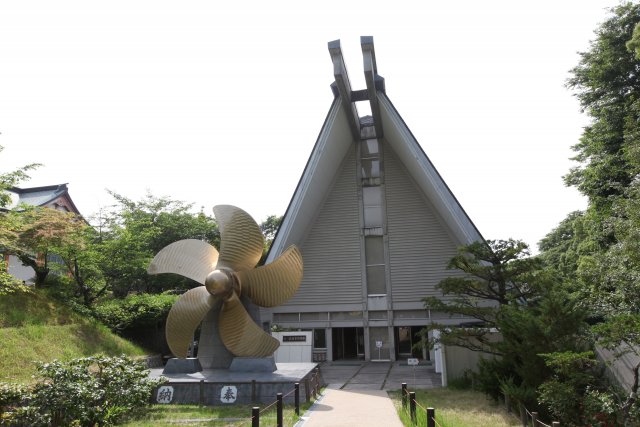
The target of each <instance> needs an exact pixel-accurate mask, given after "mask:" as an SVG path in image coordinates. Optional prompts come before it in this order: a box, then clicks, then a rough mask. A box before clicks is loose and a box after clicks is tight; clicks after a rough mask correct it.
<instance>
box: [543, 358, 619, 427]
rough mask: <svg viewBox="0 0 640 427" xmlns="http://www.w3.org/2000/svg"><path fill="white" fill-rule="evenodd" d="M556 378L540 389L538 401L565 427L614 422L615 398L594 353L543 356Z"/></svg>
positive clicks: (553, 376) (552, 377)
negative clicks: (565, 426)
mask: <svg viewBox="0 0 640 427" xmlns="http://www.w3.org/2000/svg"><path fill="white" fill-rule="evenodd" d="M541 356H542V357H544V359H545V362H546V364H547V366H548V367H549V368H550V369H551V371H552V373H553V375H552V376H551V378H550V379H549V380H547V381H545V383H544V384H542V385H541V386H540V388H539V392H540V393H539V401H540V403H542V404H543V405H545V407H546V408H548V410H549V411H550V413H551V414H552V416H553V419H554V420H557V421H560V423H561V424H562V425H567V426H583V425H598V424H599V423H600V422H605V421H606V422H607V424H609V423H612V422H614V421H615V412H616V409H617V408H616V406H617V405H616V403H615V395H614V394H613V393H611V392H609V391H608V385H607V384H606V383H605V381H604V380H603V376H602V367H601V366H600V365H599V363H598V362H597V361H596V359H595V357H594V354H593V352H591V351H586V352H580V353H576V352H559V353H554V354H542V355H541Z"/></svg>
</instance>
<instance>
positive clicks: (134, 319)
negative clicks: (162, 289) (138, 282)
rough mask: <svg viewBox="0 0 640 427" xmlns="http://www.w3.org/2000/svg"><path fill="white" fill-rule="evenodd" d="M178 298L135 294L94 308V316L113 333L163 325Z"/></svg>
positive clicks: (164, 295) (166, 295) (167, 295)
mask: <svg viewBox="0 0 640 427" xmlns="http://www.w3.org/2000/svg"><path fill="white" fill-rule="evenodd" d="M177 298H178V297H177V296H176V295H169V294H137V295H129V296H127V297H126V298H124V299H112V300H109V301H105V302H103V303H101V304H99V305H97V306H96V307H95V314H96V316H97V317H98V319H100V320H101V321H102V322H103V323H104V324H105V325H107V326H109V328H111V329H112V330H113V331H115V332H118V333H122V332H124V331H127V330H135V329H139V328H148V327H150V326H156V325H158V324H160V323H164V321H165V320H166V318H167V316H168V315H169V310H171V306H172V305H173V303H174V302H175V301H176V299H177Z"/></svg>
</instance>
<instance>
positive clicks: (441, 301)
mask: <svg viewBox="0 0 640 427" xmlns="http://www.w3.org/2000/svg"><path fill="white" fill-rule="evenodd" d="M448 268H450V269H454V270H458V271H460V272H461V273H462V274H460V275H459V276H453V277H448V278H446V279H444V280H442V281H441V282H440V283H439V284H438V288H439V289H440V290H441V291H442V294H443V297H442V298H435V297H428V298H424V299H423V301H424V303H425V307H427V308H429V309H431V310H436V311H441V312H444V313H447V314H449V315H453V316H456V317H460V316H463V317H465V318H467V319H468V320H469V321H468V322H466V323H463V325H461V326H460V327H452V326H450V325H444V324H432V325H430V326H428V328H427V330H439V331H440V338H439V339H436V340H432V342H431V343H430V344H432V345H433V344H435V343H436V342H439V343H441V344H445V345H451V346H459V347H464V348H467V349H469V350H472V351H480V352H482V353H484V354H485V355H487V354H488V355H493V356H497V357H494V358H488V359H486V360H484V361H483V362H482V363H481V364H480V365H479V372H478V374H477V379H478V382H479V387H480V389H481V390H483V391H485V392H486V393H487V394H489V395H491V396H493V397H496V398H497V397H498V396H499V394H500V393H501V392H502V393H504V392H508V393H511V394H512V397H513V398H514V399H518V400H527V402H524V403H527V404H529V405H535V403H536V402H535V396H536V394H535V390H536V389H537V387H538V386H539V385H540V384H541V382H542V381H543V380H544V379H545V377H547V376H549V375H550V374H551V372H550V370H549V368H548V367H547V366H546V365H545V363H544V360H543V359H542V357H540V355H539V353H553V352H557V351H566V350H573V349H576V348H577V347H579V346H581V345H583V344H584V343H583V342H582V341H581V340H580V333H581V331H583V330H584V328H585V324H584V311H583V310H581V309H580V308H579V307H578V306H577V304H576V303H575V301H574V300H572V299H571V298H570V296H569V294H568V293H566V292H565V291H564V289H563V287H562V286H561V284H560V283H558V282H557V280H555V275H554V274H550V272H549V271H547V270H545V269H544V268H543V266H542V262H541V260H540V259H539V258H534V257H530V256H529V252H528V247H527V245H526V244H524V243H523V242H521V241H516V240H490V241H487V243H484V242H475V243H472V244H470V245H467V246H463V247H461V248H460V249H459V251H458V254H457V255H456V256H455V257H454V258H453V259H452V260H451V262H450V263H449V266H448ZM425 332H426V331H423V336H425V335H426V334H425Z"/></svg>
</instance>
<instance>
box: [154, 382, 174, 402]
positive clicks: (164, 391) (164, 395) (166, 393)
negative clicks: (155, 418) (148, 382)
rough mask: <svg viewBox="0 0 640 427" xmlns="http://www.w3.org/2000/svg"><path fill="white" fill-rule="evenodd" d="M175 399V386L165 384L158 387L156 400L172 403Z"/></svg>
mask: <svg viewBox="0 0 640 427" xmlns="http://www.w3.org/2000/svg"><path fill="white" fill-rule="evenodd" d="M172 400H173V387H171V386H169V385H164V386H162V387H160V388H158V394H157V395H156V402H158V403H171V401H172Z"/></svg>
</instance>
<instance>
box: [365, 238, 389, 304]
mask: <svg viewBox="0 0 640 427" xmlns="http://www.w3.org/2000/svg"><path fill="white" fill-rule="evenodd" d="M364 246H365V262H366V265H367V293H368V294H369V295H380V294H386V293H387V286H386V280H385V262H384V242H383V240H382V236H366V237H365V238H364Z"/></svg>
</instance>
